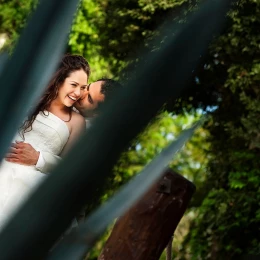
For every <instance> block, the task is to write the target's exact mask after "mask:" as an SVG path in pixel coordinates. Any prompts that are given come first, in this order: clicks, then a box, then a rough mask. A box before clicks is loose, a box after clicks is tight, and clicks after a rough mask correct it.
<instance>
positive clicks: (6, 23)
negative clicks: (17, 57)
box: [0, 0, 38, 50]
mask: <svg viewBox="0 0 260 260" xmlns="http://www.w3.org/2000/svg"><path fill="white" fill-rule="evenodd" d="M37 2H38V1H37V0H21V1H14V0H7V1H3V0H2V1H0V5H1V8H0V38H2V40H3V42H4V45H3V46H2V47H3V48H7V49H9V50H10V49H11V48H12V47H13V46H14V44H15V42H16V41H17V39H18V36H19V34H20V32H21V29H22V28H23V27H24V26H25V24H26V21H27V18H28V16H29V14H30V12H31V11H32V10H33V8H34V7H35V6H36V4H37ZM0 49H1V48H0Z"/></svg>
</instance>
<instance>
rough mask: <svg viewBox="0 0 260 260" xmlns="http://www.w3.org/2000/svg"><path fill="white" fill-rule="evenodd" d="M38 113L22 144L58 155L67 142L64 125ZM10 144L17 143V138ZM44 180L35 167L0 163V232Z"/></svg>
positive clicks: (66, 130) (58, 120)
mask: <svg viewBox="0 0 260 260" xmlns="http://www.w3.org/2000/svg"><path fill="white" fill-rule="evenodd" d="M45 114H46V115H47V116H46V115H44V114H43V113H42V112H40V113H39V114H38V115H37V117H36V119H35V121H34V122H33V125H32V130H31V131H29V132H26V133H25V134H24V142H26V143H29V144H31V145H32V146H33V147H34V148H35V149H36V150H42V151H47V152H51V153H53V154H55V155H59V154H60V153H61V151H62V149H63V147H64V146H65V144H66V143H67V141H68V138H69V135H70V133H69V129H68V127H67V125H66V123H65V122H64V121H62V120H61V119H60V118H58V117H57V116H55V115H54V114H52V113H50V112H45ZM14 140H19V141H21V140H22V139H21V137H20V136H19V135H17V136H16V138H15V139H14ZM46 177H47V175H46V174H44V173H41V172H40V171H38V170H37V169H36V167H35V166H24V165H20V164H15V163H10V162H6V161H5V160H3V161H2V163H1V166H0V231H1V230H2V227H3V226H4V224H5V223H6V222H7V221H8V220H9V219H10V217H11V216H12V215H13V213H14V212H15V211H16V210H17V208H18V207H19V206H20V205H21V204H22V202H23V201H24V200H25V199H26V198H27V197H28V195H29V194H30V193H31V192H32V191H33V190H35V188H36V187H37V186H38V185H39V184H40V183H41V182H42V181H43V180H44V179H45V178H46Z"/></svg>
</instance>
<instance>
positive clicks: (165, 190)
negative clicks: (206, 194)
mask: <svg viewBox="0 0 260 260" xmlns="http://www.w3.org/2000/svg"><path fill="white" fill-rule="evenodd" d="M133 192H134V191H133ZM194 192H195V186H194V185H193V184H192V183H191V182H189V181H188V180H187V179H185V178H184V177H182V176H181V175H179V174H177V173H175V172H173V171H172V170H170V169H167V170H166V172H165V173H164V174H163V177H162V178H161V179H160V180H159V181H158V182H157V183H155V184H154V185H153V186H152V187H151V188H150V190H148V192H147V193H146V194H145V195H144V196H143V197H142V198H141V199H140V200H139V201H138V203H137V204H136V205H135V206H133V207H132V208H131V209H130V210H128V211H127V212H126V213H125V215H124V216H122V217H121V218H119V219H118V220H117V222H116V224H115V226H114V228H113V230H112V233H111V235H110V237H109V238H108V240H107V242H106V244H105V246H104V248H103V250H102V252H101V255H100V256H99V258H98V259H99V260H122V259H124V260H157V259H159V257H160V256H161V254H162V251H163V249H164V248H165V247H166V246H167V244H168V242H169V240H170V238H171V236H172V235H173V233H174V231H175V229H176V227H177V225H178V223H179V221H180V220H181V218H182V216H183V214H184V212H185V210H186V208H187V206H188V203H189V201H190V199H191V197H192V195H193V193H194Z"/></svg>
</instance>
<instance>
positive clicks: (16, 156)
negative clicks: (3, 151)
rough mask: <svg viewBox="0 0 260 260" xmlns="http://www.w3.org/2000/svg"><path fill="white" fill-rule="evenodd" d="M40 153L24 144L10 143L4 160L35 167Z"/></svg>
mask: <svg viewBox="0 0 260 260" xmlns="http://www.w3.org/2000/svg"><path fill="white" fill-rule="evenodd" d="M39 155H40V152H38V151H36V150H35V149H34V148H33V147H32V146H31V145H30V144H28V143H24V142H18V141H16V143H12V145H11V147H10V150H9V152H8V154H7V155H6V157H5V160H6V161H8V162H13V163H19V164H23V165H36V164H37V161H38V159H39Z"/></svg>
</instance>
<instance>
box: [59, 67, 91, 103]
mask: <svg viewBox="0 0 260 260" xmlns="http://www.w3.org/2000/svg"><path fill="white" fill-rule="evenodd" d="M87 82H88V75H87V74H86V72H85V71H84V70H76V71H74V72H72V73H70V75H69V76H68V77H67V78H66V79H65V81H64V82H63V84H62V85H61V86H60V88H59V92H58V96H57V98H56V101H57V102H59V103H60V104H63V105H64V106H66V107H71V106H73V105H74V103H75V102H76V101H77V100H78V99H80V98H81V97H82V95H83V94H84V91H85V89H86V87H87Z"/></svg>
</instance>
